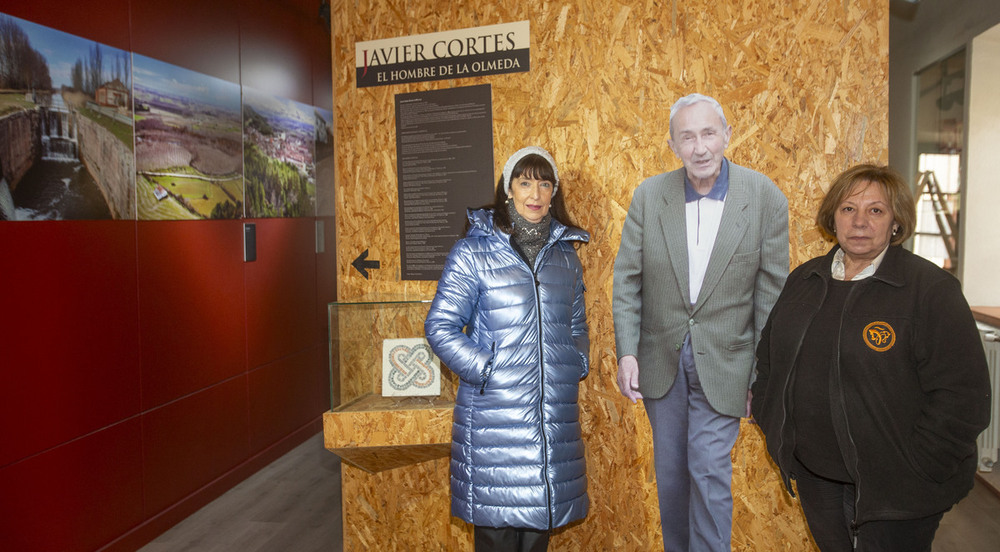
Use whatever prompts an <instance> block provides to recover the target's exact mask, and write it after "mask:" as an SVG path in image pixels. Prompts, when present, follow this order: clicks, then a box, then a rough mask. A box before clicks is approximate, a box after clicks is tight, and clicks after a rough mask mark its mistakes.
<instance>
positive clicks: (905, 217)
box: [816, 164, 917, 245]
mask: <svg viewBox="0 0 1000 552" xmlns="http://www.w3.org/2000/svg"><path fill="white" fill-rule="evenodd" d="M863 182H871V183H873V184H877V185H878V186H879V187H881V188H882V192H883V193H884V194H885V199H886V201H888V203H889V208H890V209H892V217H893V222H895V223H896V224H898V225H899V232H896V233H895V234H893V236H892V240H891V241H890V242H889V243H890V244H891V245H899V244H901V243H903V242H905V241H906V240H908V239H909V238H910V236H912V235H913V232H914V231H916V228H917V207H916V204H915V203H914V201H913V193H912V192H911V191H910V186H909V184H907V183H906V180H904V179H903V177H902V175H900V174H899V173H898V172H896V171H895V170H894V169H892V168H890V167H888V166H885V165H882V166H879V165H868V164H863V165H855V166H853V167H851V168H849V169H847V170H846V171H844V172H842V173H840V174H839V175H837V178H834V179H833V184H831V185H830V190H829V191H827V192H826V196H825V197H823V202H822V203H821V204H820V206H819V211H818V212H817V213H816V224H817V225H818V226H819V227H820V229H821V230H822V231H823V233H825V234H826V235H827V236H828V237H831V238H834V239H836V234H837V233H836V230H835V228H834V226H835V222H834V221H835V219H834V216H835V215H836V213H837V208H838V207H840V204H841V203H843V202H844V199H845V198H847V197H848V196H849V195H851V194H853V193H854V192H855V188H856V186H857V185H858V184H861V183H863Z"/></svg>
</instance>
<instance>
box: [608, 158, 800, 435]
mask: <svg viewBox="0 0 1000 552" xmlns="http://www.w3.org/2000/svg"><path fill="white" fill-rule="evenodd" d="M684 211H685V208H684V169H683V168H680V169H677V170H675V171H672V172H668V173H663V174H659V175H656V176H653V177H650V178H647V179H646V180H645V181H643V182H642V184H640V185H639V187H638V188H636V190H635V192H634V194H633V196H632V204H631V206H630V207H629V210H628V216H627V217H626V219H625V225H624V227H623V228H622V241H621V246H620V247H619V249H618V255H617V256H616V258H615V271H614V302H613V311H614V321H615V347H616V349H617V354H618V358H621V357H623V356H626V355H635V357H636V358H637V359H638V361H639V392H640V393H642V396H643V397H645V398H651V399H655V398H660V397H662V396H664V395H665V394H666V393H667V391H668V390H669V389H670V386H671V385H673V382H674V378H675V377H676V376H677V366H678V360H679V356H680V348H681V343H682V341H683V340H684V336H685V335H686V334H687V333H688V332H690V333H691V344H692V348H693V350H694V354H695V366H696V368H697V370H698V377H699V378H700V379H701V383H702V387H703V388H704V390H705V395H706V396H707V397H708V401H709V403H710V404H711V405H712V407H713V408H715V410H717V411H718V412H720V413H722V414H726V415H729V416H736V417H739V416H744V415H745V414H746V399H747V389H748V388H749V386H750V382H751V377H752V375H753V367H754V351H755V350H756V345H757V341H758V340H759V339H760V332H761V330H762V329H763V328H764V323H765V322H766V321H767V315H768V313H769V312H770V311H771V307H772V306H773V305H774V302H775V301H776V300H777V298H778V293H779V292H780V291H781V287H782V286H783V285H784V283H785V278H786V277H787V276H788V200H787V199H786V198H785V195H784V194H783V193H782V192H781V190H780V189H778V187H777V186H775V184H774V182H772V181H771V180H770V179H769V178H767V177H766V176H764V175H762V174H760V173H758V172H756V171H752V170H750V169H747V168H745V167H741V166H739V165H736V164H734V163H731V162H730V163H729V192H728V194H727V195H726V204H725V207H724V208H723V211H722V222H721V223H720V225H719V233H718V235H717V236H716V239H715V245H714V247H713V249H712V255H711V258H710V259H709V262H708V269H707V271H706V273H705V281H704V283H703V284H702V287H701V291H700V292H699V295H698V303H697V304H695V305H694V306H692V305H691V298H690V295H691V293H690V285H689V277H688V274H689V271H688V252H687V237H686V234H687V231H686V225H685V222H684V220H685V215H684Z"/></svg>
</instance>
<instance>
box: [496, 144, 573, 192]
mask: <svg viewBox="0 0 1000 552" xmlns="http://www.w3.org/2000/svg"><path fill="white" fill-rule="evenodd" d="M532 153H534V154H535V155H541V156H542V157H543V158H544V159H545V160H546V161H548V162H549V165H552V176H554V177H555V179H556V181H555V182H553V183H552V195H556V192H557V191H559V170H558V169H556V161H555V159H552V156H551V155H549V152H547V151H545V150H544V149H542V148H540V147H538V146H528V147H526V148H521V149H519V150H517V151H515V152H514V155H511V156H510V159H508V160H507V163H505V164H504V166H503V190H504V191H505V192H507V195H508V196H510V173H512V172H513V171H514V165H517V162H518V161H520V160H521V159H524V158H525V157H526V156H528V155H531V154H532Z"/></svg>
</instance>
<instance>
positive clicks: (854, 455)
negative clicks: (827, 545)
mask: <svg viewBox="0 0 1000 552" xmlns="http://www.w3.org/2000/svg"><path fill="white" fill-rule="evenodd" d="M860 287H861V285H854V286H851V289H850V290H849V291H848V292H847V298H846V299H844V310H843V311H841V313H840V327H839V328H838V329H837V379H838V380H841V369H840V368H841V366H840V340H841V338H842V336H843V333H844V316H845V313H846V312H847V310H848V309H849V308H850V306H851V298H852V297H853V296H854V295H855V293H856V292H857V290H858V288H860ZM837 390H838V392H839V394H840V396H839V397H838V398H839V400H840V409H841V411H842V412H843V415H844V425H845V426H847V427H846V428H845V430H846V434H847V441H848V443H850V445H851V450H850V452H851V460H852V461H853V462H854V465H853V466H849V468H850V469H851V474H852V475H853V476H854V519H852V520H851V546H852V548H853V549H854V550H857V549H858V533H860V531H861V529H860V527H859V526H858V514H859V513H860V505H861V472H860V471H858V447H857V445H856V444H855V443H854V437H853V436H852V435H851V424H850V421H849V420H848V416H847V405H846V404H845V401H844V389H843V383H842V382H841V385H840V386H838V389H837Z"/></svg>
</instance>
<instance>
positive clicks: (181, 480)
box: [142, 376, 250, 516]
mask: <svg viewBox="0 0 1000 552" xmlns="http://www.w3.org/2000/svg"><path fill="white" fill-rule="evenodd" d="M248 442H249V439H248V429H247V380H246V377H245V376H240V377H238V378H234V379H231V380H229V381H226V382H223V383H220V384H219V385H216V386H213V387H210V388H208V389H206V390H204V391H200V392H198V393H195V394H194V395H189V396H187V397H184V398H183V399H180V400H178V401H175V402H172V403H170V404H168V405H166V406H163V407H161V408H157V409H155V410H152V411H150V412H146V413H145V414H143V416H142V452H143V454H142V456H143V462H144V464H145V469H144V470H143V488H144V490H145V495H146V498H145V508H144V513H145V515H146V516H150V515H153V514H156V513H157V512H160V511H161V510H163V509H165V508H167V507H168V506H170V505H171V504H173V503H175V502H177V501H179V500H181V499H182V498H184V497H185V496H187V495H188V494H190V493H193V492H195V491H197V490H198V489H199V488H200V487H202V486H204V485H207V484H208V483H210V482H211V481H212V480H213V479H215V478H217V477H219V476H221V475H223V474H224V473H225V472H226V471H228V470H230V469H232V468H233V467H235V466H236V465H237V464H239V463H240V462H242V461H244V460H246V459H247V458H248V457H249V456H250V454H249V448H248Z"/></svg>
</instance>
